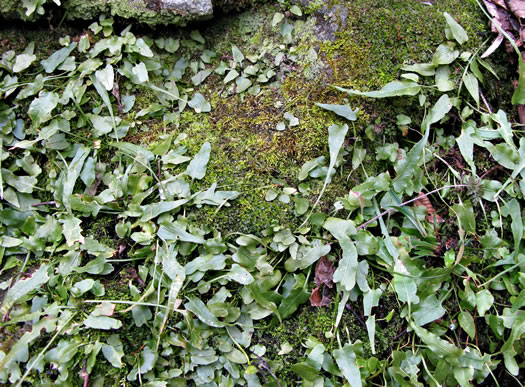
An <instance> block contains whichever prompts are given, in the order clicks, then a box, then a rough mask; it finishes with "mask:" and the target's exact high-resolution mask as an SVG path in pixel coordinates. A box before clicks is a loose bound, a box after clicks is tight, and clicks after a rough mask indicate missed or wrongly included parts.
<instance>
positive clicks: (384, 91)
mask: <svg viewBox="0 0 525 387" xmlns="http://www.w3.org/2000/svg"><path fill="white" fill-rule="evenodd" d="M336 89H337V90H339V91H343V92H345V93H347V94H350V95H360V96H363V97H370V98H389V97H400V96H403V95H416V94H418V93H419V92H420V91H421V86H420V85H418V84H417V83H415V82H412V81H409V80H404V81H392V82H389V83H387V84H386V85H385V86H383V87H382V88H381V89H380V90H375V91H367V92H364V91H359V90H351V89H344V88H342V87H337V86H336Z"/></svg>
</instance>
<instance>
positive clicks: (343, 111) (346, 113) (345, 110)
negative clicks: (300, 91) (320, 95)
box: [316, 103, 359, 121]
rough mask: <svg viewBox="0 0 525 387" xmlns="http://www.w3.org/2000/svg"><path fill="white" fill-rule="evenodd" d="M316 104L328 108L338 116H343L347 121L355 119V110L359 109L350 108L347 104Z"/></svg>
mask: <svg viewBox="0 0 525 387" xmlns="http://www.w3.org/2000/svg"><path fill="white" fill-rule="evenodd" d="M316 105H317V106H319V107H320V108H323V109H326V110H330V111H331V112H334V113H335V114H337V115H338V116H341V117H344V118H346V119H347V120H349V121H355V120H357V112H358V111H359V109H355V110H352V108H351V107H350V106H349V105H331V104H324V103H316Z"/></svg>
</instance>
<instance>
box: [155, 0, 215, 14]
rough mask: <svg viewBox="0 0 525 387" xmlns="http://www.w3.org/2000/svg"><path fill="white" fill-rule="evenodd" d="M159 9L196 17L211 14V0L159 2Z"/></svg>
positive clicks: (167, 0)
mask: <svg viewBox="0 0 525 387" xmlns="http://www.w3.org/2000/svg"><path fill="white" fill-rule="evenodd" d="M160 7H161V8H164V9H167V10H174V11H175V12H177V11H180V12H185V13H187V14H188V15H191V16H196V17H198V16H209V15H212V14H213V5H212V3H211V0H160Z"/></svg>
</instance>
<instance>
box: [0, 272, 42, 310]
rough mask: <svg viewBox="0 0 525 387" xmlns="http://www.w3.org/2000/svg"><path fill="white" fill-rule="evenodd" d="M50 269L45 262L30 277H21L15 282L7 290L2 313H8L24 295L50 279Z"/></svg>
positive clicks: (1, 308) (0, 308)
mask: <svg viewBox="0 0 525 387" xmlns="http://www.w3.org/2000/svg"><path fill="white" fill-rule="evenodd" d="M48 269H49V266H48V265H45V264H44V265H42V266H40V268H39V269H38V270H37V271H35V272H34V273H33V275H32V276H31V277H30V278H25V279H20V280H18V281H17V282H15V284H14V285H13V286H12V287H11V288H10V289H9V290H8V291H7V294H6V296H5V298H4V300H3V302H2V307H0V312H1V313H2V315H5V314H7V313H8V312H9V310H10V309H11V307H12V306H13V305H14V304H15V303H16V302H17V301H18V300H20V299H21V298H22V297H24V296H25V295H27V294H29V293H30V292H32V291H33V290H36V289H38V288H39V287H40V286H41V285H43V284H45V283H46V282H47V281H48V280H49V275H48V274H47V270H48Z"/></svg>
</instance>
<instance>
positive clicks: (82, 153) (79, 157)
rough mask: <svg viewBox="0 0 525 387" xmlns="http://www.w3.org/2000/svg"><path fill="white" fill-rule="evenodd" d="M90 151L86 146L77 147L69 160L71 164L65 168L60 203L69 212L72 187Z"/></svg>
mask: <svg viewBox="0 0 525 387" xmlns="http://www.w3.org/2000/svg"><path fill="white" fill-rule="evenodd" d="M90 152H91V149H89V148H87V147H81V148H79V149H78V151H77V153H76V154H75V157H74V158H73V160H72V161H71V164H69V167H68V168H67V175H66V180H65V181H64V191H63V194H62V195H63V196H62V203H63V204H64V207H66V209H67V210H68V211H69V212H71V195H73V188H74V187H75V183H76V182H77V179H78V177H79V176H80V172H81V171H82V167H83V166H84V161H85V160H86V157H87V156H88V155H89V153H90Z"/></svg>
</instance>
